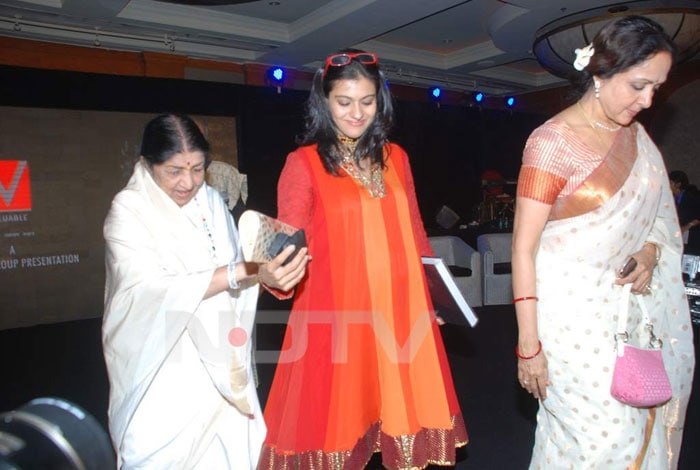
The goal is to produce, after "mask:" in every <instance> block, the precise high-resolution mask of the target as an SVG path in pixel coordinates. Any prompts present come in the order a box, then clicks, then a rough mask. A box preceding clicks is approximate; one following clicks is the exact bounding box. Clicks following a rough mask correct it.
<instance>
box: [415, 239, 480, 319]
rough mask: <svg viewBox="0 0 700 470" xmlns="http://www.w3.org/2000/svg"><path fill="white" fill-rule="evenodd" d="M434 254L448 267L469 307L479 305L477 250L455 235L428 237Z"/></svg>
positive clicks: (478, 260) (478, 258)
mask: <svg viewBox="0 0 700 470" xmlns="http://www.w3.org/2000/svg"><path fill="white" fill-rule="evenodd" d="M428 240H429V241H430V246H431V247H432V248H433V251H434V252H435V256H437V257H439V258H442V259H443V261H444V262H445V264H446V265H447V266H448V267H449V268H450V271H451V273H452V277H454V280H455V284H457V287H458V288H459V290H460V292H462V295H464V298H465V299H466V300H467V304H468V305H469V306H470V307H481V305H482V301H481V257H480V256H479V252H478V251H476V250H475V249H474V248H472V247H471V246H469V245H467V244H466V243H465V242H464V241H463V240H462V239H461V238H459V237H455V236H442V237H430V238H429V239H428Z"/></svg>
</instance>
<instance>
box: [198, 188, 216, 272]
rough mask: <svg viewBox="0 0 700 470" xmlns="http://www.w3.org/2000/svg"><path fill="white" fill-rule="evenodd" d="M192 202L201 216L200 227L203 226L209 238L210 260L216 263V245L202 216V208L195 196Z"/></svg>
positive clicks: (207, 223) (205, 219) (204, 217)
mask: <svg viewBox="0 0 700 470" xmlns="http://www.w3.org/2000/svg"><path fill="white" fill-rule="evenodd" d="M194 202H195V204H196V205H197V209H199V213H200V214H201V216H202V225H203V226H204V230H205V231H206V232H207V236H208V237H209V243H210V244H211V247H210V250H209V251H210V253H211V258H212V260H214V261H216V245H214V236H213V235H212V233H211V230H210V228H209V222H208V221H207V218H206V216H205V215H204V211H203V210H202V207H201V206H200V205H199V201H198V200H197V196H195V197H194Z"/></svg>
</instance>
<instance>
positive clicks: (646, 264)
mask: <svg viewBox="0 0 700 470" xmlns="http://www.w3.org/2000/svg"><path fill="white" fill-rule="evenodd" d="M656 250H657V248H656V245H654V244H651V243H646V244H644V246H643V247H642V249H641V250H639V251H638V252H636V253H633V254H632V255H631V256H630V257H631V258H634V260H635V261H636V262H637V266H636V267H635V268H634V270H632V272H631V273H629V274H628V275H627V276H625V277H622V278H619V279H617V280H616V281H615V284H620V285H622V284H629V283H632V292H633V293H635V294H646V293H648V292H649V291H650V290H651V287H650V285H651V278H652V274H653V273H654V268H655V267H656V256H657V254H658V253H657V252H656Z"/></svg>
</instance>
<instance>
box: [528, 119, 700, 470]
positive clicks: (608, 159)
mask: <svg viewBox="0 0 700 470" xmlns="http://www.w3.org/2000/svg"><path fill="white" fill-rule="evenodd" d="M547 126H550V127H551V123H548V124H545V125H544V127H547ZM533 135H534V134H533ZM561 143H562V145H563V146H564V147H567V148H569V149H571V147H572V146H576V145H579V144H580V143H573V142H571V141H568V142H567V141H565V139H563V140H562V142H561ZM524 165H526V162H524ZM521 177H522V176H521ZM579 183H580V184H579ZM645 242H654V243H657V244H658V245H659V246H660V248H661V259H660V261H659V264H658V267H657V268H656V269H655V270H654V274H653V280H652V288H653V290H652V292H651V294H649V295H643V296H641V295H639V296H638V295H634V296H632V297H633V299H632V301H631V304H630V323H629V325H630V329H632V330H635V331H636V333H637V334H636V335H633V336H637V337H638V335H639V333H640V331H641V329H642V328H641V327H639V323H640V321H641V311H640V309H639V303H638V302H645V303H646V306H647V307H648V310H649V313H650V315H651V320H652V323H653V325H654V331H655V333H656V334H657V336H659V337H661V338H662V339H663V356H664V361H665V365H666V369H667V371H668V373H669V376H670V379H671V384H672V387H673V399H672V400H671V401H670V402H668V403H666V404H664V405H663V406H659V407H656V408H654V409H651V410H650V409H640V408H634V407H631V406H627V405H623V404H621V403H619V402H618V401H616V400H615V399H614V398H612V397H611V395H610V384H611V381H612V371H613V365H614V360H615V350H614V345H615V342H614V334H615V329H616V321H617V312H618V310H619V306H620V298H621V294H622V289H621V288H620V287H619V286H613V282H614V281H615V277H616V275H615V272H616V270H617V269H618V268H619V267H621V266H622V265H623V264H624V262H625V260H626V258H627V257H628V256H629V255H630V254H632V253H634V252H636V251H638V250H639V249H640V248H641V247H642V245H643V244H644V243H645ZM682 246H683V245H682V241H681V234H680V230H679V227H678V221H677V217H676V212H675V206H674V203H673V198H672V196H671V192H670V189H669V183H668V177H667V175H666V169H665V166H664V162H663V160H662V157H661V155H660V153H659V151H658V150H657V148H656V146H655V145H654V143H653V142H652V141H651V139H650V138H649V136H648V135H647V134H646V132H645V131H644V129H643V128H642V126H640V125H638V124H633V125H632V126H631V128H630V129H624V130H623V131H620V135H619V136H618V139H617V141H616V144H615V145H614V146H613V148H612V149H611V153H610V154H609V155H607V156H605V158H604V159H602V161H601V162H600V164H599V165H598V166H597V167H596V168H595V169H594V170H593V171H592V172H590V174H589V175H588V176H587V177H586V178H585V179H584V180H583V181H580V182H578V183H577V184H576V185H575V186H574V189H573V190H572V192H571V194H570V195H567V196H563V197H561V198H558V200H557V202H556V203H555V204H554V206H553V209H552V216H551V217H550V220H549V221H548V222H547V224H546V226H545V229H544V232H543V233H542V237H541V241H540V247H539V251H538V253H537V258H536V272H537V296H538V297H539V302H538V307H537V315H538V328H539V332H540V338H541V341H542V345H543V350H544V351H545V352H546V357H547V360H548V363H549V374H550V379H551V381H552V385H551V386H550V387H549V388H548V392H547V394H548V396H547V398H546V399H545V400H543V401H541V402H540V408H539V411H538V414H537V430H536V434H535V445H534V448H533V456H532V461H531V464H530V468H531V469H546V470H551V469H559V468H567V469H572V468H575V469H625V468H642V469H650V470H660V469H672V468H675V467H676V465H677V459H678V451H679V448H680V443H681V436H682V430H683V421H684V417H685V410H686V407H687V403H688V399H689V395H690V388H691V383H692V375H693V369H694V357H695V356H694V352H693V340H692V328H691V325H690V315H689V312H688V303H687V300H686V297H685V291H684V285H683V281H682V278H681V269H680V268H681V254H682V253H681V250H682ZM638 327H639V328H638ZM637 339H638V338H637ZM632 342H634V341H632Z"/></svg>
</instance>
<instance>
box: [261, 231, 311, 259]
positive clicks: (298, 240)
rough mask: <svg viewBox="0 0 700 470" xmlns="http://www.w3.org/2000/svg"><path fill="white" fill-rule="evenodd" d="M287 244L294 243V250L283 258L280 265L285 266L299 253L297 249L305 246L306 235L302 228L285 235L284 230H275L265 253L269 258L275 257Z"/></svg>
mask: <svg viewBox="0 0 700 470" xmlns="http://www.w3.org/2000/svg"><path fill="white" fill-rule="evenodd" d="M289 245H294V247H295V248H294V252H293V253H292V254H291V255H289V256H288V257H287V259H286V260H284V263H282V266H286V265H287V263H289V262H290V261H291V260H292V259H294V257H295V256H296V255H297V253H299V250H301V249H302V248H304V247H305V246H306V235H305V234H304V230H303V229H299V230H297V231H296V232H294V233H293V234H292V235H287V234H286V233H284V232H277V233H276V234H275V236H274V237H273V239H272V242H271V243H270V245H269V246H268V247H267V255H268V256H269V257H270V259H272V258H275V257H276V256H277V255H279V254H280V253H282V251H283V250H284V249H285V248H287V247H288V246H289Z"/></svg>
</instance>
